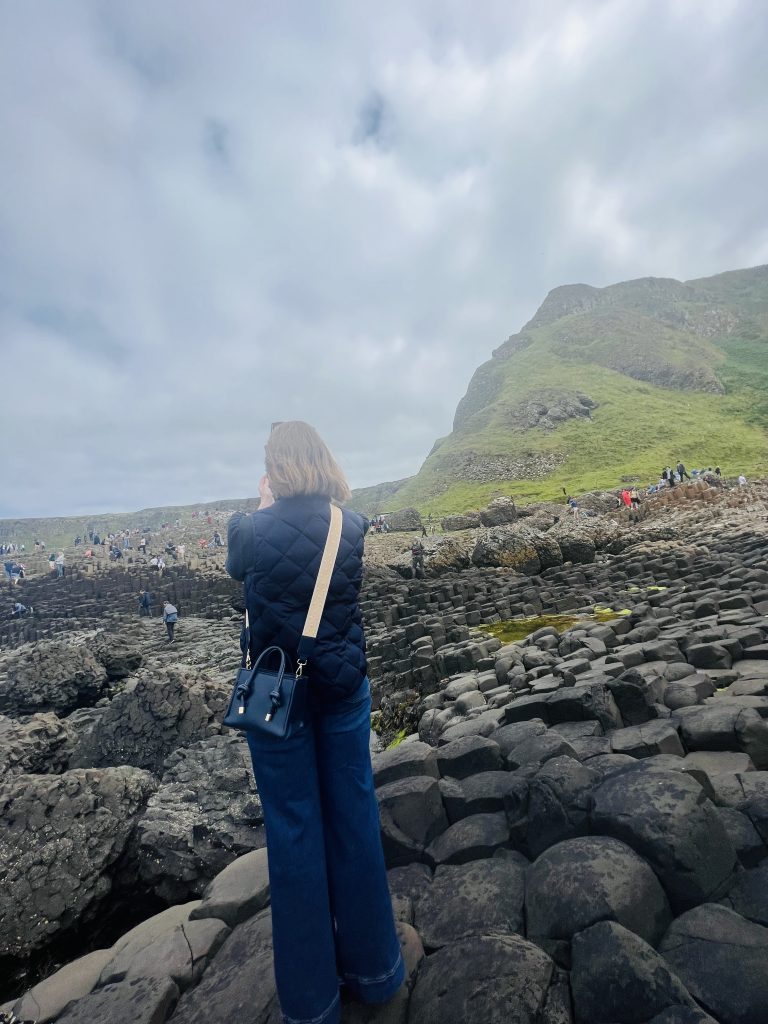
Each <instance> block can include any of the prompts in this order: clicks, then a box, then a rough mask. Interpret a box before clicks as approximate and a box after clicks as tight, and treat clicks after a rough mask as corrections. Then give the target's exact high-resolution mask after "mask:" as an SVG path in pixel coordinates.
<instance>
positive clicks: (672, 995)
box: [571, 921, 697, 1024]
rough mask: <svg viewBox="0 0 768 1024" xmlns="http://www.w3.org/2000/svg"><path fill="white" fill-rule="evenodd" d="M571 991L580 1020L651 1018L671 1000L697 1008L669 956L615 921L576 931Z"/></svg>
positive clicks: (605, 1022) (603, 1023)
mask: <svg viewBox="0 0 768 1024" xmlns="http://www.w3.org/2000/svg"><path fill="white" fill-rule="evenodd" d="M571 992H572V994H573V1005H574V1010H575V1015H576V1024H611V1022H613V1021H625V1022H626V1024H646V1021H648V1020H650V1019H651V1018H652V1017H653V1016H654V1015H655V1014H658V1013H660V1012H661V1011H663V1010H666V1009H668V1008H669V1007H671V1006H680V1007H686V1008H689V1009H691V1010H696V1009H697V1007H696V1003H695V1002H694V1000H693V999H692V998H691V995H690V993H689V992H688V991H687V990H686V988H685V986H684V985H683V983H682V982H681V981H680V979H679V978H678V977H677V976H676V975H675V974H674V973H673V972H672V971H671V970H670V968H669V965H668V964H667V963H666V962H665V960H664V958H663V957H661V956H659V954H658V953H657V952H656V951H655V950H654V949H653V948H652V947H651V946H650V945H648V943H647V942H644V941H643V939H641V938H640V937H639V936H637V935H635V934H634V933H633V932H631V931H628V930H627V929H626V928H624V927H622V925H620V924H617V923H616V922H615V921H600V922H599V923H597V924H594V925H592V926H591V927H590V928H587V929H585V930H584V931H582V932H579V933H578V935H575V936H574V937H573V943H572V967H571Z"/></svg>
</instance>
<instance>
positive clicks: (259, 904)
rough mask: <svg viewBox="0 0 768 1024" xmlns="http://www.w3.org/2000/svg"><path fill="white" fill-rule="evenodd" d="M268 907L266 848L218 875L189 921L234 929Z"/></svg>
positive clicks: (244, 858)
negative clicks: (214, 921) (213, 921)
mask: <svg viewBox="0 0 768 1024" xmlns="http://www.w3.org/2000/svg"><path fill="white" fill-rule="evenodd" d="M268 903H269V868H268V864H267V851H266V848H264V849H261V850H253V851H252V852H251V853H246V854H243V856H242V857H238V858H237V860H233V861H232V863H231V864H229V865H228V866H227V867H225V868H224V870H223V871H221V872H219V874H218V875H216V877H215V878H214V879H213V881H212V882H209V884H208V885H207V886H206V889H205V891H204V892H203V898H202V901H201V903H200V906H199V907H196V908H195V909H194V910H193V911H192V913H191V914H190V920H191V921H195V920H198V919H201V920H202V919H204V918H208V917H214V918H217V919H218V920H220V921H224V923H225V924H227V925H229V927H230V928H234V927H235V925H238V924H241V923H242V922H243V921H245V920H247V919H248V918H249V917H253V916H254V914H257V913H258V912H259V911H260V910H263V909H264V907H266V906H267V904H268Z"/></svg>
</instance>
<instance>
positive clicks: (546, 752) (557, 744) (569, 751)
mask: <svg viewBox="0 0 768 1024" xmlns="http://www.w3.org/2000/svg"><path fill="white" fill-rule="evenodd" d="M553 757H572V758H575V757H576V751H575V750H574V749H573V747H572V746H571V744H570V743H569V742H568V741H567V740H565V739H563V737H562V736H561V735H560V734H559V733H558V732H556V731H555V730H554V729H550V730H549V731H548V732H545V733H544V734H543V735H541V736H531V737H530V738H529V739H527V740H523V741H522V743H518V745H517V746H516V747H513V748H512V751H511V752H510V753H509V754H508V756H507V767H508V768H512V769H514V768H521V767H523V766H524V765H542V764H544V763H545V762H546V761H550V760H551V759H552V758H553Z"/></svg>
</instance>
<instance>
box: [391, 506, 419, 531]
mask: <svg viewBox="0 0 768 1024" xmlns="http://www.w3.org/2000/svg"><path fill="white" fill-rule="evenodd" d="M387 525H388V526H389V528H390V530H394V531H396V532H397V531H406V532H407V531H408V530H420V529H421V527H422V523H421V516H420V515H419V513H418V512H417V511H416V509H415V508H403V509H400V510H399V511H397V512H389V513H388V514H387Z"/></svg>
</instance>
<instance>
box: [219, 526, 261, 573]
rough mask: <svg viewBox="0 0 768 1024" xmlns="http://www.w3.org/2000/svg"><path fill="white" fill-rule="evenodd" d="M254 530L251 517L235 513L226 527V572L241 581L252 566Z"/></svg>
mask: <svg viewBox="0 0 768 1024" xmlns="http://www.w3.org/2000/svg"><path fill="white" fill-rule="evenodd" d="M254 541H255V538H254V530H253V523H252V521H251V517H250V516H249V515H246V514H245V512H235V514H234V515H233V516H232V518H231V519H230V520H229V525H228V526H227V566H226V568H227V572H228V573H229V575H230V576H231V577H232V578H233V579H235V580H240V582H241V583H242V581H243V580H244V579H245V574H246V573H247V572H248V569H249V568H250V566H251V565H252V564H253V559H254V555H255V550H254Z"/></svg>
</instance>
